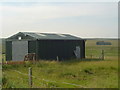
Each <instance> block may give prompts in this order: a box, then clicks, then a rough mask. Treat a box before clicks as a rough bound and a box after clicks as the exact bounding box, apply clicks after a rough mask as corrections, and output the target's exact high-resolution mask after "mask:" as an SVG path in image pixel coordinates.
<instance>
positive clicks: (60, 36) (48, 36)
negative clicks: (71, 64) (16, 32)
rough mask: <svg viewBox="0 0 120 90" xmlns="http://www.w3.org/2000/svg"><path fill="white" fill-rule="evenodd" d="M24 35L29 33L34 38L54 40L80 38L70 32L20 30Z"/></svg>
mask: <svg viewBox="0 0 120 90" xmlns="http://www.w3.org/2000/svg"><path fill="white" fill-rule="evenodd" d="M21 33H23V34H24V35H29V36H31V37H33V38H35V39H56V40H58V39H59V40H61V39H62V40H80V39H81V38H79V37H76V36H73V35H70V34H56V33H54V34H53V33H36V32H21Z"/></svg>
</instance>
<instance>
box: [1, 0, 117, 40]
mask: <svg viewBox="0 0 120 90" xmlns="http://www.w3.org/2000/svg"><path fill="white" fill-rule="evenodd" d="M16 1H17V0H16ZM16 1H15V0H12V1H11V2H10V1H9V2H8V0H4V1H3V0H2V1H1V2H0V27H1V28H0V30H1V32H2V36H1V37H9V36H11V35H13V34H15V33H18V32H22V31H24V32H41V33H42V32H49V33H68V34H72V35H75V36H79V37H83V38H89V37H90V38H91V37H95V38H104V37H110V38H112V37H114V38H115V37H118V3H117V0H109V1H111V2H108V0H104V1H106V2H95V0H92V2H88V0H85V2H78V0H75V1H74V2H72V1H73V0H71V2H67V0H66V2H54V1H53V2H47V1H48V0H45V1H46V2H37V1H38V0H34V2H33V1H32V0H29V1H27V0H26V2H23V1H25V0H22V2H20V1H19V0H18V1H17V2H16ZM35 1H36V2H35ZM57 1H59V0H57ZM81 1H83V0H81ZM96 1H98V0H96Z"/></svg>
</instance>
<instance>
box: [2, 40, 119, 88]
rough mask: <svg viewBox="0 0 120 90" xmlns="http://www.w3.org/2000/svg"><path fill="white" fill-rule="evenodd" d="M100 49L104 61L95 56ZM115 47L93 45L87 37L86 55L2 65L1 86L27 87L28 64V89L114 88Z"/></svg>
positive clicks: (115, 85)
mask: <svg viewBox="0 0 120 90" xmlns="http://www.w3.org/2000/svg"><path fill="white" fill-rule="evenodd" d="M112 42H114V43H115V41H112ZM100 47H101V48H100ZM102 49H104V51H105V60H100V59H99V56H100V55H101V50H102ZM117 50H118V47H117V43H115V44H113V43H112V45H110V46H99V45H98V46H97V45H95V41H94V40H93V41H90V40H88V41H87V42H86V56H87V58H86V59H83V60H77V59H72V60H69V61H68V60H67V61H60V62H58V61H54V60H53V61H45V60H44V61H43V60H40V61H38V62H25V63H24V64H11V65H6V64H5V65H3V67H2V68H3V77H2V81H3V83H2V85H3V88H28V87H29V84H28V68H29V67H32V74H33V85H32V88H118V57H117V55H118V53H117ZM91 54H92V55H93V57H92V58H91Z"/></svg>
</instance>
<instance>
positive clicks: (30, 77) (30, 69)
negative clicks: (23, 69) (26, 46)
mask: <svg viewBox="0 0 120 90" xmlns="http://www.w3.org/2000/svg"><path fill="white" fill-rule="evenodd" d="M28 77H29V86H30V87H32V68H31V67H29V72H28Z"/></svg>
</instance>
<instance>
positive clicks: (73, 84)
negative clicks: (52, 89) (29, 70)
mask: <svg viewBox="0 0 120 90" xmlns="http://www.w3.org/2000/svg"><path fill="white" fill-rule="evenodd" d="M12 71H14V72H17V73H19V74H21V75H25V76H29V75H28V74H25V73H22V72H20V71H18V70H12ZM32 78H35V79H37V80H40V81H45V82H53V83H59V84H67V85H72V86H77V87H80V88H87V87H85V86H82V85H79V84H75V83H68V82H59V81H53V80H47V79H44V78H43V79H40V78H37V77H35V76H33V75H32ZM41 84H42V83H41Z"/></svg>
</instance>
